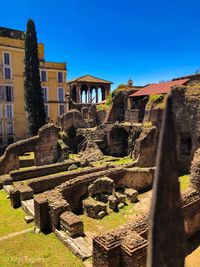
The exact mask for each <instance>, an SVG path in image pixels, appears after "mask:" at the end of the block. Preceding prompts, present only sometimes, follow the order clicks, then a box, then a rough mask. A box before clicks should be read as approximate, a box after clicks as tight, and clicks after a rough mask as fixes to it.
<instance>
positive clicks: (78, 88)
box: [76, 85, 81, 103]
mask: <svg viewBox="0 0 200 267" xmlns="http://www.w3.org/2000/svg"><path fill="white" fill-rule="evenodd" d="M76 102H77V103H80V102H81V86H80V85H77V86H76Z"/></svg>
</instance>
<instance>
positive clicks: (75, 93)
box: [72, 85, 77, 102]
mask: <svg viewBox="0 0 200 267" xmlns="http://www.w3.org/2000/svg"><path fill="white" fill-rule="evenodd" d="M72 100H73V101H74V102H77V91H76V86H75V85H74V86H73V88H72Z"/></svg>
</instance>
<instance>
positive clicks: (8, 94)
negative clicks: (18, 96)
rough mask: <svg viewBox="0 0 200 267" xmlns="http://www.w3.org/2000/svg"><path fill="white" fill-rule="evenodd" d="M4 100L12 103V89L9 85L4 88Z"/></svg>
mask: <svg viewBox="0 0 200 267" xmlns="http://www.w3.org/2000/svg"><path fill="white" fill-rule="evenodd" d="M5 99H6V102H12V101H13V87H12V86H10V85H6V86H5Z"/></svg>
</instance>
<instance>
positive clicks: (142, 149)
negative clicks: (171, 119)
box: [133, 126, 159, 167]
mask: <svg viewBox="0 0 200 267" xmlns="http://www.w3.org/2000/svg"><path fill="white" fill-rule="evenodd" d="M158 135H159V133H158V129H157V128H156V127H155V126H154V127H150V128H143V129H142V132H141V134H140V136H139V138H138V139H137V140H136V142H135V146H134V150H133V157H134V159H136V160H137V162H138V166H139V167H154V166H155V165H156V154H157V145H158Z"/></svg>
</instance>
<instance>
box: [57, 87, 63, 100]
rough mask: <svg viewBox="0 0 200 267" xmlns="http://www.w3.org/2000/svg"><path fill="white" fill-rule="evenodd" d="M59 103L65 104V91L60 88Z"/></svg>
mask: <svg viewBox="0 0 200 267" xmlns="http://www.w3.org/2000/svg"><path fill="white" fill-rule="evenodd" d="M58 102H64V89H63V88H61V87H60V88H58Z"/></svg>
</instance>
